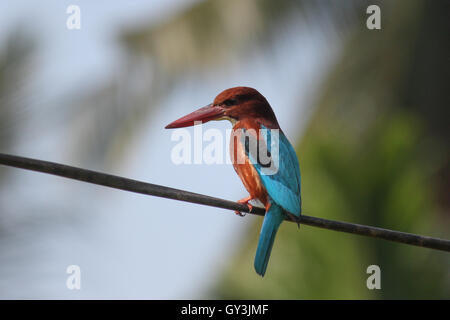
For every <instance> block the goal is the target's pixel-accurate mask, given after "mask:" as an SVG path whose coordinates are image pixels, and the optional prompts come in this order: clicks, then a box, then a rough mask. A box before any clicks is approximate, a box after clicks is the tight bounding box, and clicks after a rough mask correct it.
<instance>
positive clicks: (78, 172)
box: [0, 153, 450, 252]
mask: <svg viewBox="0 0 450 320" xmlns="http://www.w3.org/2000/svg"><path fill="white" fill-rule="evenodd" d="M0 164H3V165H6V166H11V167H16V168H21V169H27V170H32V171H38V172H43V173H48V174H52V175H56V176H60V177H65V178H69V179H74V180H79V181H84V182H89V183H93V184H98V185H102V186H105V187H110V188H115V189H120V190H125V191H131V192H136V193H141V194H146V195H151V196H156V197H162V198H167V199H173V200H179V201H185V202H191V203H197V204H202V205H207V206H211V207H217V208H222V209H230V210H237V211H241V212H248V213H251V214H256V215H260V216H263V215H264V214H265V211H264V209H262V208H257V207H253V209H252V210H251V212H249V209H248V207H247V206H246V205H244V204H240V203H237V202H233V201H228V200H224V199H219V198H214V197H210V196H206V195H203V194H198V193H194V192H189V191H185V190H179V189H174V188H169V187H165V186H160V185H157V184H151V183H146V182H142V181H137V180H132V179H128V178H124V177H119V176H115V175H110V174H106V173H101V172H97V171H92V170H86V169H81V168H77V167H72V166H67V165H63V164H59V163H54V162H49V161H43V160H37V159H31V158H24V157H19V156H14V155H8V154H3V153H0ZM286 220H288V221H291V222H296V223H297V222H299V223H301V224H305V225H309V226H313V227H318V228H323V229H329V230H334V231H340V232H347V233H352V234H358V235H362V236H368V237H373V238H380V239H385V240H389V241H394V242H400V243H405V244H409V245H414V246H419V247H426V248H431V249H437V250H442V251H447V252H450V240H446V239H439V238H432V237H427V236H421V235H417V234H412V233H406V232H400V231H394V230H389V229H383V228H377V227H372V226H366V225H361V224H355V223H348V222H341V221H334V220H328V219H322V218H317V217H311V216H306V215H302V216H301V217H300V219H299V221H295V220H293V219H292V218H289V217H287V218H286Z"/></svg>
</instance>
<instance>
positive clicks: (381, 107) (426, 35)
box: [215, 1, 450, 299]
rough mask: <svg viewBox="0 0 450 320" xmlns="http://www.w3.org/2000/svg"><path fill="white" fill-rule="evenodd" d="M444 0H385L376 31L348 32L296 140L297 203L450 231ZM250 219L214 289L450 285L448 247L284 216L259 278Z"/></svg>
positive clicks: (305, 292) (342, 216)
mask: <svg viewBox="0 0 450 320" xmlns="http://www.w3.org/2000/svg"><path fill="white" fill-rule="evenodd" d="M441 5H442V7H441ZM444 7H447V6H446V5H444V3H443V2H440V3H439V2H419V1H408V2H406V1H400V2H396V5H395V6H392V7H390V9H391V10H389V12H388V14H386V13H387V12H386V10H385V11H383V22H384V26H383V31H382V32H378V33H377V35H375V36H369V33H370V32H372V31H369V30H367V29H365V28H355V30H354V32H353V33H352V34H351V35H350V36H349V39H348V40H347V42H346V45H345V46H344V49H343V51H342V54H341V57H340V58H339V59H338V61H337V62H336V65H335V66H334V67H333V70H331V72H330V74H329V76H328V79H327V80H326V82H325V83H324V85H323V89H322V91H321V93H320V95H319V97H318V99H317V105H316V109H315V112H314V115H313V117H312V119H311V120H310V123H309V125H308V128H307V130H306V132H305V134H304V136H303V137H302V139H301V143H300V144H299V145H298V148H297V154H298V156H299V159H300V164H301V168H302V169H303V170H302V191H303V198H304V213H305V214H311V215H316V216H321V217H326V218H330V219H337V220H342V221H358V222H359V223H363V224H369V225H375V226H383V227H386V228H392V229H397V230H408V231H410V232H416V233H422V234H429V233H430V232H432V233H433V234H435V235H436V236H441V237H447V238H448V235H449V233H448V227H449V218H450V217H449V215H448V200H449V198H448V196H449V191H450V190H449V189H448V179H449V177H448V169H449V156H450V154H449V145H448V141H450V140H449V130H448V119H449V117H448V114H449V112H448V92H447V91H446V90H445V89H444V85H445V83H446V79H448V77H449V76H450V73H449V64H448V62H446V60H447V59H448V56H449V55H450V52H449V49H448V48H447V47H446V48H444V47H442V46H441V45H440V44H442V43H445V42H448V39H446V38H447V36H446V34H445V32H443V30H448V29H449V20H448V19H447V18H446V10H445V9H444ZM444 115H447V116H444ZM445 174H447V176H444V175H445ZM258 228H259V225H258V226H255V229H254V230H253V231H254V232H253V233H254V234H253V235H252V237H249V242H248V244H247V245H245V246H244V247H243V248H242V251H241V252H240V254H239V255H238V256H237V258H236V260H235V261H234V262H233V263H232V264H231V265H230V267H229V270H228V272H227V274H226V275H225V276H224V279H223V280H222V282H220V284H219V285H218V288H217V290H216V291H215V292H216V294H217V295H218V297H221V298H222V297H223V298H242V299H249V298H270V299H277V298H286V299H297V298H305V299H310V298H313V299H316V298H327V299H339V298H388V299H396V298H397V299H398V298H413V299H414V298H448V297H449V296H450V290H449V278H448V276H449V273H448V272H449V267H450V265H449V263H450V260H449V258H448V255H447V254H446V253H442V252H437V251H430V250H416V249H415V248H411V247H405V246H402V245H398V244H392V243H387V242H385V241H382V240H373V239H367V238H358V237H355V236H351V235H345V234H341V233H334V232H320V231H318V230H314V229H310V228H308V227H303V228H301V230H297V228H296V227H295V226H294V225H287V224H285V225H283V226H282V228H281V232H280V233H279V235H278V239H277V242H276V244H275V246H274V250H273V257H272V260H271V263H270V264H271V265H270V272H268V275H267V277H266V278H265V279H264V281H260V279H258V278H257V277H256V276H255V275H254V274H252V270H247V269H246V268H245V267H244V266H245V265H248V264H250V263H251V262H252V259H253V254H254V253H253V251H254V250H253V249H254V248H255V246H256V240H257V237H256V235H257V230H258ZM375 262H376V263H375ZM374 263H375V264H378V265H379V266H380V268H381V270H382V290H379V291H377V290H374V291H368V290H367V288H366V287H365V281H364V279H365V278H366V277H367V275H366V274H365V272H364V271H365V270H363V269H361V265H363V266H369V265H371V264H374ZM243 270H244V271H243Z"/></svg>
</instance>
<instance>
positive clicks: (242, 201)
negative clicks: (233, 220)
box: [234, 197, 253, 217]
mask: <svg viewBox="0 0 450 320" xmlns="http://www.w3.org/2000/svg"><path fill="white" fill-rule="evenodd" d="M250 200H253V198H252V197H247V198H244V199H241V200H238V201H237V202H238V203H242V204H246V205H247V207H248V210H249V211H252V209H253V206H252V205H251V204H250V203H248V202H249V201H250ZM234 213H235V214H236V215H238V216H240V217H245V216H246V215H247V214H246V213H245V214H243V213H242V212H240V211H237V210H236V211H234Z"/></svg>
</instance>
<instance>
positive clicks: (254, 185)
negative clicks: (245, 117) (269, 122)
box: [230, 124, 267, 205]
mask: <svg viewBox="0 0 450 320" xmlns="http://www.w3.org/2000/svg"><path fill="white" fill-rule="evenodd" d="M239 127H240V126H239V125H238V124H236V125H235V126H234V128H233V130H236V129H240V128H239ZM235 136H236V138H235V139H234V143H233V133H232V137H231V139H230V156H231V161H232V163H233V167H234V170H235V171H236V173H237V174H238V176H239V178H241V181H242V183H243V184H244V187H245V189H247V191H248V193H249V194H250V196H251V197H252V198H256V199H258V200H259V201H261V202H262V203H263V204H264V205H266V204H267V191H266V189H265V188H264V185H263V184H262V182H261V179H260V178H259V175H258V172H257V171H256V169H255V168H254V167H253V165H252V164H251V163H250V160H249V159H248V157H247V156H246V154H245V149H244V146H243V145H242V144H241V143H240V138H239V137H240V133H239V130H236V131H235Z"/></svg>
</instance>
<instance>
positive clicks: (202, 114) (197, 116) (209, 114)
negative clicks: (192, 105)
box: [166, 103, 225, 129]
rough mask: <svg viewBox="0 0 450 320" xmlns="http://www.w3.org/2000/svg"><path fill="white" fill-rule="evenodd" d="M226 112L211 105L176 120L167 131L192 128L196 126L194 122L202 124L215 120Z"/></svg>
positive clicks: (168, 126)
mask: <svg viewBox="0 0 450 320" xmlns="http://www.w3.org/2000/svg"><path fill="white" fill-rule="evenodd" d="M224 111H225V110H224V109H223V108H222V107H219V106H215V105H213V104H212V103H211V104H208V105H207V106H206V107H203V108H200V109H198V110H196V111H194V112H192V113H189V114H188V115H186V116H184V117H182V118H180V119H178V120H175V121H174V122H172V123H169V124H168V125H167V126H166V129H173V128H184V127H190V126H193V125H194V121H201V122H202V123H205V122H208V121H211V120H215V119H218V118H220V117H221V116H223V113H224Z"/></svg>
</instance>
